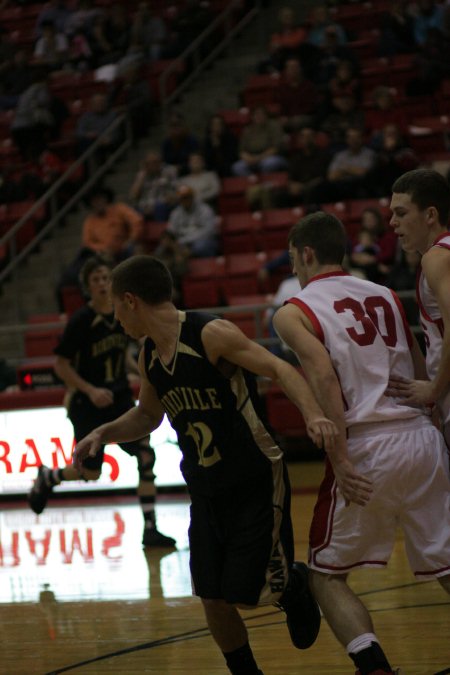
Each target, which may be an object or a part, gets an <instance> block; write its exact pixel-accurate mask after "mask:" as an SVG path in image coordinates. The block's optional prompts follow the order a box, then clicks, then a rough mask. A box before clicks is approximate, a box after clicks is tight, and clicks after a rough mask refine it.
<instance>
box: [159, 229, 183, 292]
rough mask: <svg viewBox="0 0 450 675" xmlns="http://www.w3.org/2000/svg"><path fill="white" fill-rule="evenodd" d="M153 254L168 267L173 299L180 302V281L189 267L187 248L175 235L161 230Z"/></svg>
mask: <svg viewBox="0 0 450 675" xmlns="http://www.w3.org/2000/svg"><path fill="white" fill-rule="evenodd" d="M153 255H154V256H155V258H159V260H161V262H163V263H164V264H165V266H166V267H167V268H168V270H169V272H170V274H171V276H172V280H173V293H174V297H173V300H174V301H177V302H179V303H181V304H182V303H183V293H182V282H183V277H184V275H185V274H186V272H187V271H188V267H189V263H188V259H189V256H190V250H189V248H188V247H187V246H183V245H182V244H180V242H179V241H178V240H177V239H176V237H175V235H174V234H172V232H168V231H167V230H166V231H165V232H163V234H162V236H161V238H160V241H159V244H158V246H157V248H156V250H155V251H154V252H153Z"/></svg>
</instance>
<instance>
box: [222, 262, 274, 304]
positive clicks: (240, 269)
mask: <svg viewBox="0 0 450 675" xmlns="http://www.w3.org/2000/svg"><path fill="white" fill-rule="evenodd" d="M266 260H267V256H266V254H265V253H263V252H259V253H233V254H230V255H227V256H226V257H225V270H224V272H225V274H224V276H223V278H222V279H221V288H222V293H223V296H224V298H225V300H226V301H227V303H229V298H230V297H232V296H236V295H240V294H245V295H249V294H255V293H259V291H260V287H259V281H258V271H259V270H260V268H261V266H262V265H263V264H264V262H265V261H266Z"/></svg>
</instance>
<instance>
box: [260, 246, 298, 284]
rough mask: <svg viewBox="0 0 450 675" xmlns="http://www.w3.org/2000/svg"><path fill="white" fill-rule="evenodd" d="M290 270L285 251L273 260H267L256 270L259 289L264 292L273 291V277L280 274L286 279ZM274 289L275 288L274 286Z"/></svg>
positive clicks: (289, 262) (289, 261)
mask: <svg viewBox="0 0 450 675" xmlns="http://www.w3.org/2000/svg"><path fill="white" fill-rule="evenodd" d="M291 270H292V266H291V260H290V258H289V251H288V250H287V249H286V250H285V251H282V252H281V253H280V254H279V255H277V256H275V257H274V258H269V260H267V261H266V262H265V263H264V264H263V265H261V267H260V268H259V270H258V281H259V283H260V285H261V288H264V289H265V290H266V291H269V290H270V289H273V279H274V278H275V275H277V276H278V275H279V273H280V272H281V273H282V275H283V277H284V278H286V277H288V276H289V275H290V273H291ZM276 288H277V286H275V289H276Z"/></svg>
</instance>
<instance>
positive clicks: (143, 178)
mask: <svg viewBox="0 0 450 675" xmlns="http://www.w3.org/2000/svg"><path fill="white" fill-rule="evenodd" d="M176 190H177V171H176V168H175V167H174V166H171V165H169V164H163V162H162V159H161V153H160V152H159V151H158V150H150V152H148V153H147V154H146V156H145V159H144V161H143V162H142V166H141V168H140V170H139V171H138V173H137V174H136V177H135V179H134V181H133V184H132V186H131V189H130V195H129V196H130V199H131V201H132V203H133V206H134V207H135V208H136V209H137V210H138V211H139V212H140V213H142V214H143V216H144V217H145V218H146V219H147V220H156V221H159V222H165V221H167V219H168V218H169V214H170V212H171V210H172V208H173V207H174V206H175V203H176Z"/></svg>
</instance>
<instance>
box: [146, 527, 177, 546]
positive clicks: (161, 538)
mask: <svg viewBox="0 0 450 675" xmlns="http://www.w3.org/2000/svg"><path fill="white" fill-rule="evenodd" d="M175 544H176V541H175V539H172V537H168V536H167V535H165V534H163V533H162V532H160V531H159V530H157V529H156V528H155V527H146V528H145V529H144V534H143V535H142V546H153V547H154V548H157V547H161V548H174V547H175Z"/></svg>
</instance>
